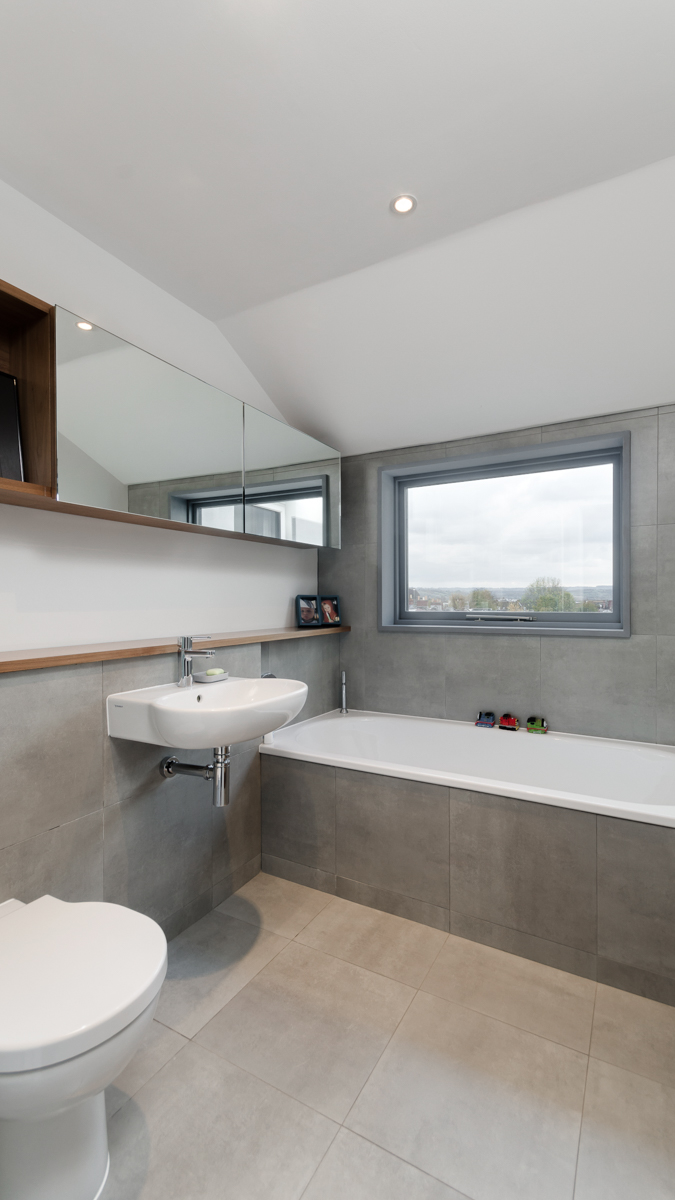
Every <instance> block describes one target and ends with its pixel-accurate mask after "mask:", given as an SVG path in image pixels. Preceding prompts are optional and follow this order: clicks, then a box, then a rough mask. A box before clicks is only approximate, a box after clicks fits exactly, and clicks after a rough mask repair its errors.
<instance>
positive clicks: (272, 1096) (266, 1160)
mask: <svg viewBox="0 0 675 1200" xmlns="http://www.w3.org/2000/svg"><path fill="white" fill-rule="evenodd" d="M335 1131H336V1127H335V1125H334V1124H333V1122H332V1121H328V1120H327V1119H326V1118H325V1117H322V1116H320V1114H319V1113H315V1112H312V1110H311V1109H309V1108H307V1107H306V1106H305V1105H304V1104H298V1102H297V1100H293V1099H291V1097H290V1096H285V1095H283V1093H282V1092H279V1091H278V1090H277V1089H276V1088H272V1087H270V1086H269V1085H268V1084H266V1083H262V1082H261V1081H260V1080H259V1079H254V1078H253V1076H252V1075H249V1074H248V1073H247V1072H246V1071H240V1070H239V1068H238V1067H234V1066H232V1065H231V1064H230V1063H227V1062H225V1061H224V1060H223V1059H221V1058H218V1057H217V1056H216V1055H214V1054H209V1052H208V1051H207V1050H203V1049H202V1048H201V1047H200V1046H194V1045H190V1046H186V1047H185V1049H184V1050H182V1051H181V1052H180V1054H178V1055H177V1056H176V1058H174V1059H173V1060H172V1062H170V1063H169V1064H168V1065H167V1066H166V1067H164V1068H163V1070H162V1071H160V1072H159V1074H157V1075H155V1076H154V1078H153V1079H151V1080H150V1082H149V1083H147V1084H146V1085H145V1087H144V1088H142V1089H141V1091H140V1092H138V1093H137V1095H136V1096H135V1097H134V1099H133V1100H130V1101H129V1102H128V1103H127V1104H125V1105H124V1107H123V1108H121V1109H120V1111H119V1112H118V1113H116V1115H115V1116H114V1117H113V1119H112V1121H111V1122H110V1126H109V1136H110V1158H111V1169H110V1180H109V1182H108V1185H107V1187H106V1189H105V1192H104V1195H103V1200H299V1197H300V1196H301V1195H302V1192H303V1189H304V1188H305V1187H306V1185H307V1183H308V1182H309V1180H310V1178H311V1176H312V1173H313V1171H314V1170H315V1169H316V1167H317V1165H318V1163H319V1162H320V1161H321V1158H322V1157H323V1155H324V1154H325V1152H326V1150H327V1149H328V1146H329V1145H330V1143H331V1141H332V1139H333V1137H334V1136H335Z"/></svg>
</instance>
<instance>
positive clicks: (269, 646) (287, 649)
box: [263, 634, 340, 724]
mask: <svg viewBox="0 0 675 1200" xmlns="http://www.w3.org/2000/svg"><path fill="white" fill-rule="evenodd" d="M263 667H264V670H265V671H272V673H273V674H274V675H277V676H278V677H279V678H280V679H300V680H302V682H303V683H306V684H307V686H308V688H309V691H308V693H307V700H306V702H305V707H304V708H303V709H302V710H301V711H300V712H299V713H298V715H297V717H296V718H295V721H293V722H292V724H295V723H296V722H297V721H307V720H309V718H310V717H316V716H319V714H320V713H325V712H330V711H331V709H333V708H337V707H338V705H339V695H340V694H339V676H340V634H329V635H323V634H319V635H318V637H307V638H298V639H297V640H288V641H283V642H267V643H265V644H264V645H263Z"/></svg>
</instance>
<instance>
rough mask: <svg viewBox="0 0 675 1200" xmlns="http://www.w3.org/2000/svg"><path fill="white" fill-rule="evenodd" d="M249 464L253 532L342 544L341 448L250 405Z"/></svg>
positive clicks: (249, 528)
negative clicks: (339, 449)
mask: <svg viewBox="0 0 675 1200" xmlns="http://www.w3.org/2000/svg"><path fill="white" fill-rule="evenodd" d="M244 468H245V470H244V494H245V502H244V523H245V529H246V532H247V533H263V531H264V530H267V529H274V530H275V532H274V533H269V534H266V536H268V537H280V538H283V539H285V540H287V541H292V542H301V543H304V544H305V545H310V546H339V545H340V457H339V455H338V453H337V451H336V450H334V449H333V448H332V447H331V446H327V445H326V444H325V443H324V442H319V441H317V439H316V438H313V437H310V436H309V435H308V434H306V433H300V431H299V430H297V429H293V428H292V427H291V426H290V425H285V424H284V423H283V422H282V421H276V420H275V419H274V417H270V416H268V415H267V413H263V412H260V411H259V410H258V409H256V408H251V407H250V405H248V404H247V405H245V409H244ZM204 519H205V518H204ZM276 531H278V532H276Z"/></svg>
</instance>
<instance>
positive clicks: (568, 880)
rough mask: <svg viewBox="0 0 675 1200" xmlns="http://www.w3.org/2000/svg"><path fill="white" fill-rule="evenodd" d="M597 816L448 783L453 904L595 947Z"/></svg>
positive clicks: (577, 946) (467, 911)
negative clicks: (452, 786)
mask: <svg viewBox="0 0 675 1200" xmlns="http://www.w3.org/2000/svg"><path fill="white" fill-rule="evenodd" d="M595 820H596V818H595V814H593V813H585V812H577V811H575V810H573V809H567V808H555V807H553V805H548V804H537V803H533V802H531V801H528V800H512V799H509V798H508V797H506V796H489V795H485V794H483V793H481V792H464V791H460V790H458V789H455V788H451V789H450V898H451V908H452V910H453V911H455V912H458V913H464V914H465V915H466V916H472V917H480V918H481V919H482V920H484V921H491V922H493V923H494V924H495V925H502V926H505V927H507V928H509V929H517V930H519V931H520V932H521V933H530V934H533V935H534V936H535V937H538V938H543V939H545V940H546V941H551V942H560V943H561V944H562V945H565V946H571V947H573V948H575V949H576V950H584V951H586V952H587V953H590V954H593V953H595V951H596V857H595V856H596V837H595Z"/></svg>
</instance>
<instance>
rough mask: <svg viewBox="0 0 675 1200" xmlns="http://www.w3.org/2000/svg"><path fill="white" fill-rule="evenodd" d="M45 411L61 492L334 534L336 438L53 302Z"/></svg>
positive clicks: (192, 522) (213, 521) (176, 513)
mask: <svg viewBox="0 0 675 1200" xmlns="http://www.w3.org/2000/svg"><path fill="white" fill-rule="evenodd" d="M56 413H57V417H56V425H57V437H56V448H57V460H58V463H57V472H58V499H59V501H61V502H65V503H68V504H75V505H85V506H93V507H95V508H98V509H108V510H110V511H115V512H118V513H129V514H136V515H138V516H141V517H146V518H152V519H154V520H164V521H171V522H179V523H180V524H184V525H187V526H193V527H194V526H197V527H201V530H202V531H203V532H206V529H205V527H206V528H208V529H210V530H212V531H214V532H215V531H222V532H223V533H225V534H227V533H231V534H235V535H237V534H239V535H242V534H243V535H245V536H248V537H262V538H265V539H272V540H274V541H280V542H291V543H295V544H296V545H305V546H339V545H340V457H339V454H338V453H337V451H336V450H334V449H333V448H332V447H331V446H326V445H324V444H323V443H322V442H319V441H317V440H316V439H315V438H312V437H309V436H308V435H307V434H304V433H300V432H299V431H298V430H296V429H292V428H291V426H289V425H286V424H284V423H283V422H282V421H277V420H275V419H274V418H273V417H270V416H268V415H267V413H263V412H260V411H259V410H258V409H255V408H252V407H251V406H250V405H247V404H242V402H241V401H240V400H237V399H235V397H233V396H229V395H227V393H225V392H222V391H220V390H219V389H218V388H215V387H212V386H211V385H210V384H207V383H204V382H203V381H202V380H199V379H196V378H195V377H194V376H192V375H189V374H187V373H186V372H185V371H181V370H179V369H178V368H177V367H174V366H171V365H170V364H169V363H166V362H163V361H162V360H161V359H158V358H155V357H154V356H153V355H152V354H148V353H147V352H146V351H144V350H140V349H139V348H138V347H137V346H133V345H131V344H130V343H129V342H125V341H123V340H122V339H121V338H118V337H116V336H114V335H113V334H111V333H107V332H106V331H105V330H103V329H99V328H97V327H95V326H92V325H91V324H90V323H89V322H87V321H85V320H83V319H82V318H81V317H79V316H77V315H76V314H74V313H70V312H67V311H66V310H65V309H62V308H57V309H56ZM122 519H123V518H122ZM153 523H154V521H153Z"/></svg>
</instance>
